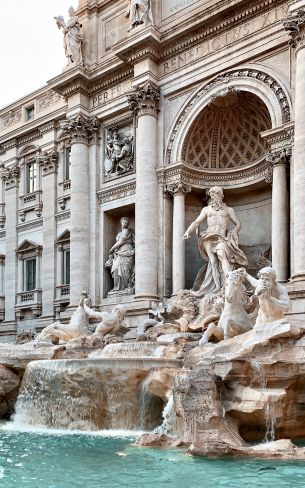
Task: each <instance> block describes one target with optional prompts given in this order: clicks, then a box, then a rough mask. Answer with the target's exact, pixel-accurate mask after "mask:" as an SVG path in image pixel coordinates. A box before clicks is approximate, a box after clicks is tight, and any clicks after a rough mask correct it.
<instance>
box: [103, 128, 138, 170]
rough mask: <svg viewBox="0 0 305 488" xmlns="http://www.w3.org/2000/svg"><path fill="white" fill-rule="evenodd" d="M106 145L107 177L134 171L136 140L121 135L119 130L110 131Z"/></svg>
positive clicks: (127, 135)
mask: <svg viewBox="0 0 305 488" xmlns="http://www.w3.org/2000/svg"><path fill="white" fill-rule="evenodd" d="M110 132H111V135H110V134H108V135H107V139H106V144H105V172H106V177H111V176H115V175H116V176H117V175H121V174H124V173H127V172H129V171H132V170H133V169H134V140H133V136H132V135H130V134H119V132H118V129H117V128H113V129H112V130H110Z"/></svg>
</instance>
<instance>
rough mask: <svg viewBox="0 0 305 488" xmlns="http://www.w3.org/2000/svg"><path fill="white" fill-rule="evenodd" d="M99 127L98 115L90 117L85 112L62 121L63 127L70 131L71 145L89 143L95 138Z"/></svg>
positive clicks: (65, 130) (67, 131)
mask: <svg viewBox="0 0 305 488" xmlns="http://www.w3.org/2000/svg"><path fill="white" fill-rule="evenodd" d="M98 127H99V121H98V118H97V117H93V118H89V117H86V116H85V115H83V114H77V115H74V116H73V117H70V118H68V119H66V120H65V121H64V122H62V123H61V128H62V130H63V131H64V132H66V133H68V135H69V137H70V140H71V145H72V144H74V143H77V142H78V143H83V144H88V143H89V142H91V141H92V139H94V137H95V136H96V134H97V131H98Z"/></svg>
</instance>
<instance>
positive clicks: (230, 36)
mask: <svg viewBox="0 0 305 488" xmlns="http://www.w3.org/2000/svg"><path fill="white" fill-rule="evenodd" d="M287 15H288V8H287V6H282V7H278V8H276V9H274V10H271V11H270V12H267V13H265V14H263V15H260V16H259V17H257V18H256V19H253V20H252V21H251V22H246V23H244V24H241V25H240V26H238V27H235V28H234V29H231V30H229V31H226V32H224V33H223V34H221V35H219V36H216V37H214V38H212V39H209V40H207V41H205V42H202V43H201V44H198V45H197V46H196V47H193V48H192V49H189V50H187V51H185V52H183V53H181V54H179V55H177V56H175V57H172V58H170V59H169V60H167V61H166V62H164V63H163V64H162V65H161V72H160V75H161V76H165V75H167V74H169V73H171V72H173V71H176V70H177V69H180V68H183V67H184V66H187V65H189V64H191V63H193V62H194V61H197V60H198V59H201V58H205V57H206V56H209V55H210V54H212V53H213V52H216V51H218V50H220V49H222V48H224V47H226V46H229V45H231V44H233V43H234V42H236V41H239V40H240V39H243V38H245V37H247V36H248V35H252V34H254V33H255V32H258V31H259V30H261V29H264V28H265V27H268V26H270V25H272V24H274V23H276V22H278V21H280V20H282V19H284V18H285V17H286V16H287Z"/></svg>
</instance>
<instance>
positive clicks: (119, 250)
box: [105, 217, 135, 295]
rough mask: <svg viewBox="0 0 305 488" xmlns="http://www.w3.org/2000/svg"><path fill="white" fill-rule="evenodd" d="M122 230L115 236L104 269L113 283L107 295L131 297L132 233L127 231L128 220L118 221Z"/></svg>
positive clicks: (133, 273)
mask: <svg viewBox="0 0 305 488" xmlns="http://www.w3.org/2000/svg"><path fill="white" fill-rule="evenodd" d="M120 222H121V227H122V230H121V231H120V232H119V233H118V235H117V236H116V243H115V244H114V245H113V246H112V248H111V249H110V251H109V258H108V260H107V261H106V263H105V267H106V268H109V269H110V270H111V275H112V278H113V282H114V287H113V289H112V290H111V291H110V292H109V293H108V295H133V294H134V285H135V269H134V266H135V263H134V258H135V245H134V232H133V230H132V229H129V219H128V218H127V217H122V218H121V219H120Z"/></svg>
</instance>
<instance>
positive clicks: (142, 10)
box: [125, 0, 154, 32]
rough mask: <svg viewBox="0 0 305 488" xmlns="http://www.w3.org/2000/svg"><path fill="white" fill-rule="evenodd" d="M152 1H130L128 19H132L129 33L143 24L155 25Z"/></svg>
mask: <svg viewBox="0 0 305 488" xmlns="http://www.w3.org/2000/svg"><path fill="white" fill-rule="evenodd" d="M151 3H152V0H128V7H127V12H126V15H125V16H126V17H129V19H130V27H129V29H128V32H130V31H131V30H132V29H134V28H135V27H137V26H138V25H141V24H145V25H147V24H149V23H150V24H153V23H154V20H153V14H152V8H151Z"/></svg>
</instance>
